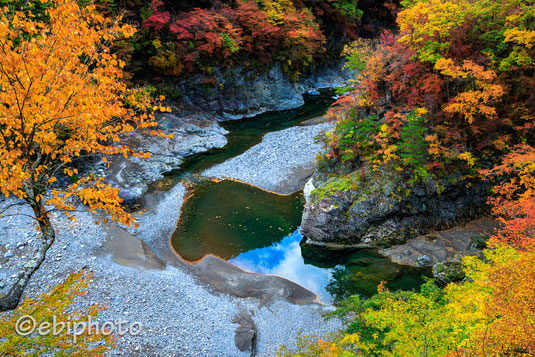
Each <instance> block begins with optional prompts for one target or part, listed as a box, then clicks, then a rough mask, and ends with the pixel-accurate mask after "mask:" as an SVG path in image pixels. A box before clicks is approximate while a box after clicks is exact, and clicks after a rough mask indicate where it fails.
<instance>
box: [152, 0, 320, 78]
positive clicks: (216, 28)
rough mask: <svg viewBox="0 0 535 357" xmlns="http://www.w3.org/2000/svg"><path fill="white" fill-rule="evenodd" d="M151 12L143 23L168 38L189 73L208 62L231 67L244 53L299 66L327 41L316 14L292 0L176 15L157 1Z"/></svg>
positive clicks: (241, 1)
mask: <svg viewBox="0 0 535 357" xmlns="http://www.w3.org/2000/svg"><path fill="white" fill-rule="evenodd" d="M151 11H152V15H151V16H150V17H148V18H147V19H146V20H145V21H144V22H143V26H144V27H146V28H149V29H152V30H154V31H156V33H155V34H156V35H157V38H162V37H164V38H165V37H168V38H170V39H171V41H173V43H174V49H175V53H174V55H175V56H176V58H178V59H179V60H180V66H183V67H184V68H185V69H186V70H187V71H189V72H194V71H198V70H201V69H202V68H204V67H205V66H208V65H225V66H230V65H233V64H236V62H237V60H238V59H242V58H243V56H244V55H245V56H248V57H249V58H251V59H256V60H257V61H259V62H263V63H272V62H274V61H280V62H282V63H283V64H284V65H285V66H287V68H288V69H289V68H301V67H302V66H306V65H310V64H311V63H312V60H313V58H314V56H316V55H317V54H319V53H321V52H322V51H323V46H324V43H325V37H324V36H323V34H322V33H321V31H320V29H319V25H318V24H317V23H316V22H315V18H314V16H313V15H312V14H311V13H310V12H309V11H308V10H307V9H300V10H298V9H296V8H295V7H294V5H293V3H292V2H291V1H290V0H265V1H259V2H257V1H253V0H237V1H236V2H235V3H234V4H233V5H229V4H221V3H216V4H214V6H212V7H210V8H208V9H202V8H196V9H194V10H192V11H187V12H181V13H178V14H176V15H172V13H171V12H169V11H167V10H166V6H165V4H164V2H163V1H161V0H153V2H152V4H151ZM158 41H159V43H157V44H156V46H158V47H159V46H161V41H160V40H159V39H158ZM177 65H179V64H178V63H177Z"/></svg>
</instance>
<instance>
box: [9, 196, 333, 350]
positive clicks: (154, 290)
mask: <svg viewBox="0 0 535 357" xmlns="http://www.w3.org/2000/svg"><path fill="white" fill-rule="evenodd" d="M180 191H181V190H180V189H177V190H176V191H175V192H173V194H174V195H170V196H169V197H168V200H167V201H165V200H164V201H163V202H164V203H163V206H160V207H158V209H157V212H158V214H157V215H152V216H150V213H149V215H147V219H145V220H144V219H140V227H139V228H138V233H139V235H140V236H144V235H146V236H147V237H148V236H150V237H154V236H158V234H160V235H161V234H163V232H165V230H166V229H169V228H171V227H170V226H169V225H170V224H171V223H172V222H173V219H172V218H171V217H168V219H167V220H166V218H165V215H166V214H167V213H169V211H170V210H163V209H162V208H164V207H170V206H171V205H175V204H176V205H180V204H181V200H182V198H183V196H182V195H181V194H180ZM155 212H156V211H155ZM21 213H26V211H25V210H23V211H22V212H21ZM149 217H150V218H149ZM175 217H176V216H175ZM76 218H77V221H75V222H73V221H68V220H67V219H66V218H65V217H63V216H60V217H57V216H56V217H54V220H53V221H54V224H55V226H56V227H57V239H56V242H55V243H54V244H53V246H52V247H51V248H50V250H49V252H48V254H47V259H46V260H45V262H44V263H43V265H42V266H41V267H40V268H39V269H38V271H37V272H36V273H35V274H34V276H33V277H32V279H31V281H30V283H29V285H28V288H27V289H26V292H25V298H28V297H32V296H36V295H37V294H40V293H42V292H44V291H45V290H46V289H48V288H49V287H51V286H54V285H56V284H58V283H60V282H61V281H63V280H64V279H65V278H66V277H67V276H68V274H70V273H72V272H75V271H78V270H79V269H81V268H82V267H86V268H87V269H88V270H89V271H90V272H93V273H94V278H93V282H92V284H91V285H90V287H89V292H88V294H86V295H85V296H84V298H83V301H80V306H82V305H83V306H87V305H89V304H92V303H97V302H98V303H99V304H104V305H107V306H108V308H107V309H106V310H105V311H103V312H102V313H101V315H100V316H99V320H100V321H117V320H118V319H119V318H122V319H124V320H126V321H130V322H133V321H139V322H140V323H141V324H142V325H143V331H142V333H141V334H140V335H139V336H125V337H123V338H121V339H119V341H118V347H117V349H116V350H113V351H112V352H111V353H110V355H125V356H135V355H139V356H144V355H159V356H176V355H177V354H178V355H180V356H201V355H202V356H241V355H243V356H246V355H247V356H248V355H249V353H241V352H240V351H239V350H238V349H237V348H236V346H235V345H234V332H235V329H236V328H237V326H238V325H237V324H235V323H233V320H234V319H235V317H236V316H238V315H239V314H240V313H242V312H243V313H246V314H248V315H250V316H251V318H252V320H253V321H254V323H255V325H256V329H257V334H258V337H257V351H258V355H260V356H271V355H274V353H275V351H276V350H277V348H279V347H280V345H282V344H284V345H288V346H291V345H294V343H295V341H296V339H297V336H298V334H299V333H300V332H302V333H306V334H319V335H324V334H326V333H329V332H333V331H335V330H337V329H338V328H339V327H340V323H339V322H338V321H336V320H330V321H328V322H324V321H323V318H322V316H321V315H322V313H323V312H325V309H327V308H326V307H324V306H321V305H318V304H301V305H296V304H292V303H290V302H288V301H285V300H284V299H278V298H277V296H274V298H273V299H271V300H269V301H266V300H265V299H264V300H262V299H255V298H236V297H233V296H231V295H228V294H222V293H218V292H217V291H214V289H212V288H210V286H208V285H207V284H206V283H203V281H202V280H201V279H199V278H198V276H196V274H192V273H191V269H190V268H187V267H186V266H185V265H184V266H180V264H178V263H176V262H175V263H173V264H167V265H166V266H165V265H164V266H161V265H158V264H155V265H154V262H157V261H158V260H162V259H160V258H162V257H157V255H158V254H155V255H152V254H150V253H147V252H148V249H147V248H150V242H144V241H143V242H140V241H139V240H137V241H136V237H134V236H133V235H130V236H129V235H128V234H126V233H128V232H126V231H125V230H123V228H121V227H117V226H113V225H111V226H110V225H107V226H102V225H96V224H94V217H92V216H91V215H90V214H88V213H78V214H76ZM160 218H161V220H160ZM7 219H8V218H7V217H4V218H1V219H0V226H3V225H4V224H6V221H5V220H7ZM156 219H158V220H157V222H158V225H157V226H151V225H149V224H148V222H156ZM30 222H31V220H30V219H29V218H28V222H24V223H26V224H24V225H23V226H19V225H17V227H12V228H11V229H9V231H8V232H9V233H8V236H11V235H14V237H13V239H10V238H9V237H3V238H2V240H3V242H4V241H11V240H13V241H15V240H16V239H18V238H20V236H31V234H32V232H33V231H34V230H33V228H32V225H31V223H30ZM12 223H13V222H12ZM175 223H176V222H175ZM10 227H11V226H10ZM121 230H122V231H123V237H122V238H121V239H123V245H128V246H130V247H135V246H136V245H137V246H138V247H140V248H139V249H135V248H132V251H130V252H129V253H128V252H127V253H128V254H127V255H128V256H127V258H128V257H129V259H125V250H124V249H118V250H116V251H117V252H119V253H120V254H119V256H115V257H114V251H113V250H109V248H110V239H112V240H113V239H117V237H118V232H119V231H121ZM15 236H16V237H15ZM143 243H145V244H143ZM15 254H16V255H17V256H18V255H19V252H18V251H15ZM118 257H119V259H118ZM14 261H15V260H14ZM16 261H17V262H19V263H24V259H20V258H17V259H16ZM119 263H123V264H126V265H122V264H119ZM8 264H9V262H6V261H3V262H2V268H3V269H2V271H4V269H6V268H7V266H8ZM184 264H185V263H184ZM288 321H292V323H288ZM214 331H217V333H214Z"/></svg>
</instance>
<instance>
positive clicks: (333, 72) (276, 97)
mask: <svg viewBox="0 0 535 357" xmlns="http://www.w3.org/2000/svg"><path fill="white" fill-rule="evenodd" d="M343 67H344V61H343V60H338V61H333V62H331V63H330V64H327V63H325V64H322V65H319V66H318V67H317V68H316V70H315V71H313V73H312V74H309V75H306V76H305V75H303V76H301V78H300V79H299V80H298V81H297V82H295V83H293V82H291V81H290V79H289V77H288V76H287V75H286V74H285V73H284V71H283V70H282V68H281V66H280V65H274V66H273V68H271V70H269V71H268V72H261V73H258V72H256V71H250V70H247V69H245V68H243V67H240V66H236V67H233V68H230V69H226V70H217V71H215V72H214V73H213V74H212V78H214V79H215V81H214V82H216V83H218V84H217V85H209V84H205V85H199V83H202V82H203V79H204V78H205V76H203V75H201V74H197V75H191V76H190V77H189V78H188V79H185V80H176V81H172V82H169V84H170V85H171V86H173V87H174V88H176V89H178V90H179V91H180V92H181V93H182V95H183V100H184V101H185V102H186V103H187V104H189V105H190V106H193V107H195V108H198V109H201V110H203V111H206V112H210V113H212V114H214V115H215V116H216V117H217V118H218V119H220V120H231V119H241V118H244V117H251V116H255V115H258V114H261V113H264V112H268V111H278V110H287V109H294V108H298V107H300V106H302V105H303V104H304V96H306V95H319V90H321V89H330V88H335V87H340V86H345V85H348V80H349V79H352V78H353V77H354V74H352V73H351V72H350V71H347V70H345V69H344V68H343Z"/></svg>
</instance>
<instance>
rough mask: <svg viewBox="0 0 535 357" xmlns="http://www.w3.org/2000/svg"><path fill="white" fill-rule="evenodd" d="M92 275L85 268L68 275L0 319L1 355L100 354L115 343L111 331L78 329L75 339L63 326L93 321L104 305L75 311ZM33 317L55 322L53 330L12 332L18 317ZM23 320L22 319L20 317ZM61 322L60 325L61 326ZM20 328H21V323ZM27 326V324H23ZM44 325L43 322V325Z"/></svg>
mask: <svg viewBox="0 0 535 357" xmlns="http://www.w3.org/2000/svg"><path fill="white" fill-rule="evenodd" d="M91 278H92V275H91V274H90V273H88V272H87V271H84V270H82V271H80V272H78V273H74V274H71V275H70V276H69V277H68V278H67V279H66V280H65V281H64V282H63V283H61V284H59V285H58V286H56V287H54V288H52V289H50V290H49V291H47V292H45V293H43V294H42V295H40V296H37V297H34V298H31V299H27V300H26V301H24V303H23V304H21V305H20V306H19V307H18V308H17V309H16V310H14V311H12V312H10V313H6V314H4V315H3V316H2V317H1V318H0V336H2V339H1V341H0V355H2V356H42V355H53V356H80V357H85V356H103V355H104V353H105V352H106V351H108V350H109V349H110V348H112V347H113V346H114V345H115V341H116V336H115V335H114V334H113V333H112V331H104V330H103V331H98V332H97V331H95V329H93V331H90V330H89V329H87V328H86V329H84V331H81V329H78V331H76V333H77V336H76V341H75V340H74V336H73V334H72V333H73V331H72V330H71V332H70V333H69V331H68V329H67V327H66V326H71V328H72V326H76V325H77V324H82V323H87V321H88V320H89V319H92V320H93V321H95V320H96V319H97V318H98V315H99V313H100V312H101V311H102V310H104V309H105V307H104V306H102V305H98V304H94V305H91V306H89V307H87V308H84V309H82V310H76V303H79V302H80V300H81V299H82V298H83V296H84V295H85V294H86V293H87V290H88V287H89V284H90V282H91ZM26 316H29V317H31V318H33V319H34V320H35V322H36V326H42V325H43V324H49V325H48V326H52V325H53V324H55V326H56V327H57V330H56V331H57V332H56V333H48V334H39V333H33V334H29V335H26V336H22V335H19V334H17V333H16V329H15V327H16V326H17V321H19V319H26ZM21 321H23V320H21ZM62 324H63V325H62ZM19 326H21V331H25V330H24V329H23V328H26V327H25V326H24V325H19ZM27 326H30V325H27ZM45 326H46V325H45Z"/></svg>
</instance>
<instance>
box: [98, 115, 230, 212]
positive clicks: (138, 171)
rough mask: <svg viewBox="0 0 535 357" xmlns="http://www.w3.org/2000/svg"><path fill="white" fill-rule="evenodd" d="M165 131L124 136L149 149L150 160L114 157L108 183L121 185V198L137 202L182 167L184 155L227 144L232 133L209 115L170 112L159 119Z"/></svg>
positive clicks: (135, 147)
mask: <svg viewBox="0 0 535 357" xmlns="http://www.w3.org/2000/svg"><path fill="white" fill-rule="evenodd" d="M158 121H159V123H160V125H161V127H160V128H161V130H162V132H163V133H164V134H166V135H168V134H171V135H172V138H161V137H159V136H150V135H147V134H142V133H139V132H135V133H133V134H131V135H129V136H128V137H126V138H124V143H126V144H128V145H129V146H130V147H131V148H132V149H133V150H134V151H136V152H149V153H150V159H141V158H135V157H132V156H130V157H128V158H126V159H125V158H123V157H114V158H113V160H112V163H111V165H110V170H109V172H108V182H110V183H111V184H112V185H114V186H117V187H120V188H121V193H120V195H121V197H122V198H123V199H124V200H125V201H126V202H127V203H128V202H136V201H137V200H138V199H139V198H141V197H142V196H143V195H144V194H145V192H146V191H147V189H148V184H149V183H151V182H154V181H158V180H161V179H163V174H165V173H167V172H170V171H173V170H176V169H178V168H179V167H180V164H181V163H182V162H183V160H184V158H185V157H187V156H190V155H194V154H197V153H201V152H205V151H207V150H209V149H212V148H221V147H223V146H225V145H226V143H227V139H226V137H225V135H226V134H227V133H228V132H227V131H226V130H225V129H224V128H223V127H221V126H220V125H219V124H218V123H217V121H216V120H215V119H214V118H213V117H212V118H210V117H209V116H208V115H192V116H180V117H179V116H177V115H174V114H166V115H163V116H162V117H160V118H159V120H158Z"/></svg>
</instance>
